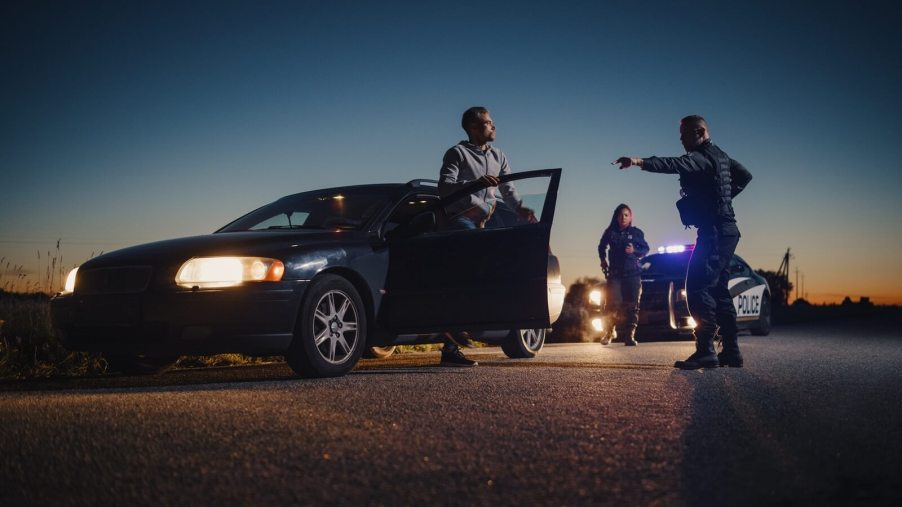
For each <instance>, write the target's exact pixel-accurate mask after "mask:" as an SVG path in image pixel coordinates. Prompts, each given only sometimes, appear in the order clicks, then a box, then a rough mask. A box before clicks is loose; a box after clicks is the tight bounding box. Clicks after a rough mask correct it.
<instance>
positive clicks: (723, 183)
mask: <svg viewBox="0 0 902 507" xmlns="http://www.w3.org/2000/svg"><path fill="white" fill-rule="evenodd" d="M699 153H701V154H702V155H704V156H705V157H706V158H707V159H708V160H710V161H711V163H712V164H713V166H714V181H713V182H712V181H711V179H710V175H708V174H693V175H692V176H691V177H689V176H681V177H680V194H681V195H682V198H681V199H680V200H679V201H677V203H676V205H677V209H678V210H679V212H680V220H681V221H682V222H683V225H685V226H686V227H687V228H688V227H701V226H704V225H714V224H719V223H724V222H735V221H736V219H735V218H734V214H733V198H732V183H733V178H732V175H731V174H730V157H729V156H727V154H726V153H724V152H723V150H721V149H720V148H718V147H717V146H716V145H714V143H708V144H706V145H705V146H703V147H702V149H701V150H699ZM712 183H713V185H712Z"/></svg>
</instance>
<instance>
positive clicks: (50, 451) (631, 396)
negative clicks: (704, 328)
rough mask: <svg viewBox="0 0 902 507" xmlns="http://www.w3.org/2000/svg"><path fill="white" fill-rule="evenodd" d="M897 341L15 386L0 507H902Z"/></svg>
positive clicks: (892, 332) (7, 386)
mask: <svg viewBox="0 0 902 507" xmlns="http://www.w3.org/2000/svg"><path fill="white" fill-rule="evenodd" d="M897 328H898V326H895V325H874V326H868V327H863V326H862V325H859V324H855V323H849V322H833V323H825V324H821V325H816V326H815V325H807V326H802V325H797V326H792V327H784V328H776V329H775V330H774V332H773V333H772V334H771V336H769V337H764V338H760V337H743V339H742V345H743V347H744V352H745V355H746V368H743V369H730V368H720V369H714V370H704V371H691V372H685V371H678V370H674V369H673V368H672V367H671V365H672V362H673V360H674V359H678V358H683V357H684V356H686V355H688V354H689V352H690V351H691V347H692V345H691V343H689V342H656V343H641V344H640V345H639V346H638V347H623V346H622V345H619V344H616V343H615V344H612V345H609V346H606V347H605V346H601V345H599V344H567V345H549V346H547V347H546V348H545V350H543V352H542V354H541V355H540V356H539V357H538V358H536V359H533V360H510V359H506V358H505V357H504V356H503V354H502V353H501V351H500V349H497V348H486V349H478V350H471V351H469V355H470V356H472V357H474V358H476V359H478V360H479V361H480V363H481V364H480V366H479V367H477V368H474V369H467V370H462V369H449V368H440V367H437V366H436V364H437V363H438V353H436V352H432V353H418V354H405V355H402V356H395V357H394V358H391V359H389V360H383V361H376V360H372V361H364V362H362V363H361V365H360V367H358V368H357V369H356V370H355V371H354V372H353V373H351V374H350V375H348V376H346V377H344V378H338V379H325V380H300V379H295V378H292V377H291V373H290V371H289V370H288V368H287V367H286V366H284V365H281V364H276V365H265V366H253V367H234V368H212V369H206V370H191V371H175V372H170V373H167V374H164V375H161V376H156V377H100V378H91V379H77V380H76V379H57V380H49V381H33V382H5V383H0V505H3V506H13V505H15V506H29V505H195V506H196V505H264V504H275V505H293V504H313V505H359V504H373V505H400V504H405V505H434V504H445V505H489V504H491V505H534V504H540V505H767V504H770V505H774V504H777V505H890V504H896V505H898V502H899V501H900V499H902V423H900V421H902V404H900V402H899V400H900V398H902V336H900V334H902V332H900V331H897V330H896V329H897Z"/></svg>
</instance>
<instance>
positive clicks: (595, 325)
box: [592, 318, 604, 333]
mask: <svg viewBox="0 0 902 507" xmlns="http://www.w3.org/2000/svg"><path fill="white" fill-rule="evenodd" d="M592 329H594V330H596V331H598V332H599V333H600V332H602V331H604V324H603V323H602V322H601V319H600V318H595V319H592Z"/></svg>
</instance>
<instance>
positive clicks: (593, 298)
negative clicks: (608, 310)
mask: <svg viewBox="0 0 902 507" xmlns="http://www.w3.org/2000/svg"><path fill="white" fill-rule="evenodd" d="M589 302H590V303H592V304H593V305H599V306H600V305H601V291H600V290H599V289H594V290H592V291H591V292H589Z"/></svg>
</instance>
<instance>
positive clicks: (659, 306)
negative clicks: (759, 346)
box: [639, 245, 771, 338]
mask: <svg viewBox="0 0 902 507" xmlns="http://www.w3.org/2000/svg"><path fill="white" fill-rule="evenodd" d="M693 247H694V245H677V246H667V247H661V248H658V253H656V254H651V255H648V256H647V257H645V258H644V259H643V260H642V297H641V299H640V301H639V308H640V310H639V336H640V337H642V338H644V337H648V336H649V335H653V334H654V333H655V332H676V333H680V334H683V333H691V332H692V330H693V329H695V326H696V323H695V320H694V319H693V318H692V317H691V316H690V315H689V306H688V304H687V302H686V289H685V279H686V269H687V268H688V266H689V257H690V256H691V255H692V249H693ZM729 270H730V281H729V284H728V287H729V288H730V296H732V297H733V305H734V306H735V307H736V323H737V324H738V326H739V329H740V330H743V329H745V330H749V331H751V333H752V334H754V335H759V336H765V335H767V334H769V333H770V322H771V304H770V287H769V286H768V285H767V280H765V279H764V277H762V276H761V275H759V274H758V273H755V271H754V270H753V269H752V268H751V267H749V265H748V263H746V262H745V261H744V260H743V259H742V257H740V256H738V255H734V256H733V259H732V260H731V261H730V268H729Z"/></svg>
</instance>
